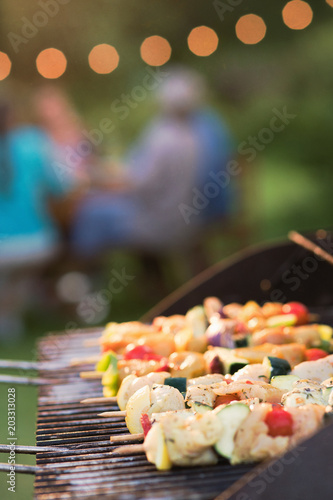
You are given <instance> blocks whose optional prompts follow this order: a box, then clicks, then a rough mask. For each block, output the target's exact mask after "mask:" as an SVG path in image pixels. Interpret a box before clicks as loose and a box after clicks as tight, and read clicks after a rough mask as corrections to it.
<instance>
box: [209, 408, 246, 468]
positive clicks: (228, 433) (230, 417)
mask: <svg viewBox="0 0 333 500" xmlns="http://www.w3.org/2000/svg"><path fill="white" fill-rule="evenodd" d="M249 413H250V408H249V407H248V406H247V405H245V404H243V403H234V404H231V405H228V406H225V407H224V408H222V410H220V411H219V412H218V413H217V414H216V415H217V417H218V418H219V419H220V421H221V422H222V424H223V433H222V436H221V438H220V439H219V440H218V441H217V443H216V444H215V450H216V451H217V453H218V454H219V455H222V457H226V458H229V459H230V458H231V456H232V453H233V451H234V447H235V443H234V437H235V434H236V432H237V431H238V429H239V427H240V426H241V424H242V423H243V421H244V420H245V419H246V417H247V416H248V414H249Z"/></svg>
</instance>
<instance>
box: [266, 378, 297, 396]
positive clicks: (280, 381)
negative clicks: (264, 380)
mask: <svg viewBox="0 0 333 500" xmlns="http://www.w3.org/2000/svg"><path fill="white" fill-rule="evenodd" d="M299 379H300V378H299V377H297V375H277V376H275V377H272V378H271V385H272V386H273V387H276V388H277V389H281V390H286V391H288V392H289V391H291V390H292V389H293V384H294V382H296V381H297V380H299Z"/></svg>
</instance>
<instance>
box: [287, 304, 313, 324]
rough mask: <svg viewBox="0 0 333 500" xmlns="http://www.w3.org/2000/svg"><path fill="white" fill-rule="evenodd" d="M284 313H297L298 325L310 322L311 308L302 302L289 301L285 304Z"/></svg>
mask: <svg viewBox="0 0 333 500" xmlns="http://www.w3.org/2000/svg"><path fill="white" fill-rule="evenodd" d="M282 314H295V316H296V317H297V325H305V324H306V323H308V322H309V310H308V308H307V307H306V306H305V305H304V304H302V303H301V302H287V304H283V306H282Z"/></svg>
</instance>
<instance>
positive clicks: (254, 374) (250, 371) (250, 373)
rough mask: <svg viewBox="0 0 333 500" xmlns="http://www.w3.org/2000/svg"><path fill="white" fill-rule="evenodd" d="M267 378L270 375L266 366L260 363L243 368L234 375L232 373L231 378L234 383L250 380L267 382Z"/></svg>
mask: <svg viewBox="0 0 333 500" xmlns="http://www.w3.org/2000/svg"><path fill="white" fill-rule="evenodd" d="M269 376H270V373H269V369H268V368H267V366H264V365H262V364H261V363H254V364H253V365H247V366H244V368H241V369H240V370H238V371H237V372H236V373H234V374H233V375H232V377H231V378H232V380H234V381H240V380H251V381H259V382H268V381H269Z"/></svg>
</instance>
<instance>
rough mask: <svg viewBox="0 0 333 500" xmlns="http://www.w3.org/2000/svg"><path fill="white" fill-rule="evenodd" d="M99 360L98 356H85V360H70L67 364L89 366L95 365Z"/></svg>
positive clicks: (99, 356)
mask: <svg viewBox="0 0 333 500" xmlns="http://www.w3.org/2000/svg"><path fill="white" fill-rule="evenodd" d="M100 359H101V355H100V354H96V355H95V356H87V357H86V358H72V359H71V360H70V362H69V364H70V366H80V365H90V364H95V363H97V362H98V361H99V360H100Z"/></svg>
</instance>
